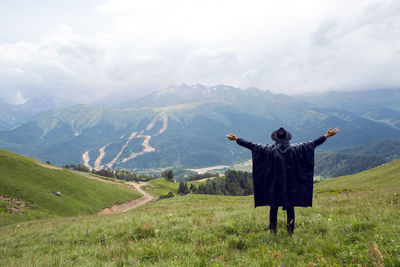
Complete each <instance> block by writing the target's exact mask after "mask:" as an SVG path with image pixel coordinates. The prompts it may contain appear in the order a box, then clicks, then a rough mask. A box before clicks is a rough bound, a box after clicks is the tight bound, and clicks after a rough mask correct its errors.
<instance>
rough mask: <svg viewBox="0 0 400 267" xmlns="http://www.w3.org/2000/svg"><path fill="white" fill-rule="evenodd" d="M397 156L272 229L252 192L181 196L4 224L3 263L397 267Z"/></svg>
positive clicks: (0, 238) (326, 188)
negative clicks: (124, 208) (111, 210)
mask: <svg viewBox="0 0 400 267" xmlns="http://www.w3.org/2000/svg"><path fill="white" fill-rule="evenodd" d="M399 205H400V161H399V160H398V161H394V162H391V163H388V164H385V165H383V166H380V167H377V168H375V169H372V170H369V171H366V172H363V173H359V174H356V175H352V176H346V177H340V178H336V179H332V180H329V181H327V182H321V183H318V184H316V185H315V194H314V203H313V207H312V208H296V229H295V232H294V235H293V236H292V237H290V236H289V235H288V234H287V233H286V231H285V222H286V218H285V214H284V213H283V212H282V211H281V210H279V217H278V233H277V235H271V234H270V233H269V232H268V231H267V230H266V228H267V227H268V223H267V219H268V216H267V214H268V210H269V209H268V208H267V207H261V208H257V209H254V206H253V198H252V196H248V197H230V196H209V195H196V194H191V195H186V196H182V197H175V198H169V199H164V200H161V201H157V202H153V203H151V204H148V205H145V206H141V207H139V208H137V209H135V210H132V211H130V212H127V213H124V214H119V215H110V216H81V217H69V218H63V219H52V220H45V221H41V222H35V221H31V222H26V223H20V224H19V225H15V224H14V225H9V226H4V227H0V265H1V266H41V265H63V266H76V265H80V266H344V265H345V266H374V265H378V266H379V264H384V265H385V266H399V264H400V259H399V257H400V234H399V233H400V224H399V221H400V210H399Z"/></svg>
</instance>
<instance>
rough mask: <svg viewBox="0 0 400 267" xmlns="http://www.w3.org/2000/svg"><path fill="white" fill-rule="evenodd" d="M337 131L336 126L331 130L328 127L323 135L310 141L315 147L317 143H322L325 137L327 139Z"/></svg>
mask: <svg viewBox="0 0 400 267" xmlns="http://www.w3.org/2000/svg"><path fill="white" fill-rule="evenodd" d="M338 132H339V129H338V128H335V129H334V130H332V128H329V130H328V131H327V132H326V134H325V135H323V136H321V137H318V138H317V139H315V140H314V141H312V143H313V145H314V147H317V146H319V145H322V144H323V143H324V142H325V140H326V139H328V138H329V137H332V136H334V135H335V134H337V133H338Z"/></svg>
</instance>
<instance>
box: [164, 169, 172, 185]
mask: <svg viewBox="0 0 400 267" xmlns="http://www.w3.org/2000/svg"><path fill="white" fill-rule="evenodd" d="M161 176H162V177H164V178H165V179H167V180H168V181H170V182H172V181H173V180H174V171H173V170H163V171H162V172H161Z"/></svg>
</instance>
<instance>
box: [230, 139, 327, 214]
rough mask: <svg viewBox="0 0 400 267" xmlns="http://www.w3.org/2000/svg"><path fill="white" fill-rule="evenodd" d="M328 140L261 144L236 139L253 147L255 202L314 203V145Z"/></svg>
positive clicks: (290, 204) (263, 204)
mask: <svg viewBox="0 0 400 267" xmlns="http://www.w3.org/2000/svg"><path fill="white" fill-rule="evenodd" d="M325 140H326V138H325V137H324V136H321V137H319V138H318V139H316V140H314V141H312V142H306V143H301V144H294V145H291V144H289V142H288V141H285V142H276V143H275V144H273V145H260V144H254V143H251V142H248V141H246V140H244V139H242V138H239V139H238V140H237V143H238V144H239V145H241V146H243V147H246V148H248V149H250V150H251V151H252V158H253V185H254V204H255V206H256V207H258V206H277V207H279V206H281V207H283V209H286V207H290V206H300V207H308V206H310V207H311V206H312V195H313V177H314V149H315V147H316V146H318V145H320V144H322V143H323V142H324V141H325Z"/></svg>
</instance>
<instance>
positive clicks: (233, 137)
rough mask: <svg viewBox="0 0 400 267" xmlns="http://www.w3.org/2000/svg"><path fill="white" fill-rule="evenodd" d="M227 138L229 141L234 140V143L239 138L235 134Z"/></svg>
mask: <svg viewBox="0 0 400 267" xmlns="http://www.w3.org/2000/svg"><path fill="white" fill-rule="evenodd" d="M226 137H228V139H229V140H232V141H236V140H238V138H237V136H236V135H234V134H229V135H228V134H227V135H226Z"/></svg>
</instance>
